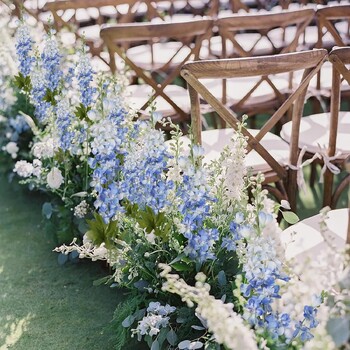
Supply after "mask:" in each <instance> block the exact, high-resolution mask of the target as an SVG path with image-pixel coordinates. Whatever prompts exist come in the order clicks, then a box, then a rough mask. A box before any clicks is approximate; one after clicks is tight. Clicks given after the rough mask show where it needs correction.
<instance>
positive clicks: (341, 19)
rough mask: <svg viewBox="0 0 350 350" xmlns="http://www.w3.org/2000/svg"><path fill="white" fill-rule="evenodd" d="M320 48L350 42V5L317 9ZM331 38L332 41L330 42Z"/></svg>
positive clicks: (344, 44)
mask: <svg viewBox="0 0 350 350" xmlns="http://www.w3.org/2000/svg"><path fill="white" fill-rule="evenodd" d="M316 20H317V26H318V41H317V47H318V48H322V47H323V48H327V49H330V48H332V47H333V46H335V45H336V46H348V45H349V44H350V32H349V28H350V5H337V6H329V7H323V8H320V9H318V10H317V11H316ZM329 40H330V41H331V42H329Z"/></svg>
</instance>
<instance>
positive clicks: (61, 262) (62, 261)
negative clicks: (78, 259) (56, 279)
mask: <svg viewBox="0 0 350 350" xmlns="http://www.w3.org/2000/svg"><path fill="white" fill-rule="evenodd" d="M57 261H58V264H59V265H64V264H65V263H66V262H67V261H68V255H66V254H62V253H60V254H59V255H58V257H57Z"/></svg>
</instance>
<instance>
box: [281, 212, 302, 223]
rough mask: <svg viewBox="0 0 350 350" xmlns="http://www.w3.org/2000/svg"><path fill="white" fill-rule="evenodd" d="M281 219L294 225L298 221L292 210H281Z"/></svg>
mask: <svg viewBox="0 0 350 350" xmlns="http://www.w3.org/2000/svg"><path fill="white" fill-rule="evenodd" d="M282 215H283V219H284V220H286V221H287V222H288V224H291V225H294V224H296V223H297V222H298V221H299V217H298V215H297V214H295V213H293V212H292V211H282Z"/></svg>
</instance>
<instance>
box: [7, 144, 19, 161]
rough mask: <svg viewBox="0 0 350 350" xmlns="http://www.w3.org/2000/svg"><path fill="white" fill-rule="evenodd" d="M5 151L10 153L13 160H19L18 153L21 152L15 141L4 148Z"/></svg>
mask: <svg viewBox="0 0 350 350" xmlns="http://www.w3.org/2000/svg"><path fill="white" fill-rule="evenodd" d="M3 150H4V151H6V152H7V153H9V154H10V155H11V157H12V158H13V159H16V158H17V153H18V151H19V148H18V146H17V143H16V142H13V141H11V142H9V143H8V144H7V145H6V146H4V147H3Z"/></svg>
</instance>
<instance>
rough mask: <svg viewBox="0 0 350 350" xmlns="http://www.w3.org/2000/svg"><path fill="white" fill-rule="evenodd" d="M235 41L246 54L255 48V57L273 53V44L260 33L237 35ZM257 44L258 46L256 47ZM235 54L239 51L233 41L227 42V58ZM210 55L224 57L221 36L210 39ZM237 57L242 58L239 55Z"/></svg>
mask: <svg viewBox="0 0 350 350" xmlns="http://www.w3.org/2000/svg"><path fill="white" fill-rule="evenodd" d="M260 38H261V39H260ZM235 39H236V40H237V42H238V43H239V45H240V46H241V47H242V48H243V49H244V50H245V51H246V52H249V51H250V50H252V49H253V48H254V49H253V55H254V56H263V55H268V54H271V53H273V47H272V45H271V42H270V41H269V40H268V39H267V38H266V37H261V35H260V34H259V33H242V34H236V35H235ZM259 39H260V40H259ZM255 43H256V46H254V45H255ZM235 52H237V51H236V50H235V48H234V46H233V44H232V41H230V40H226V57H234V55H235ZM210 53H211V54H212V55H214V56H217V57H222V38H221V36H213V37H212V38H211V39H210ZM236 55H238V56H241V55H240V54H237V53H236Z"/></svg>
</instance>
